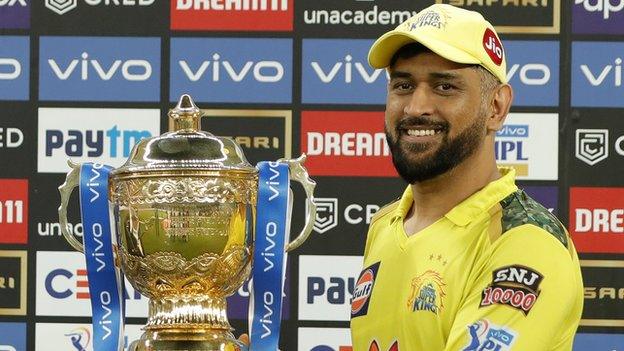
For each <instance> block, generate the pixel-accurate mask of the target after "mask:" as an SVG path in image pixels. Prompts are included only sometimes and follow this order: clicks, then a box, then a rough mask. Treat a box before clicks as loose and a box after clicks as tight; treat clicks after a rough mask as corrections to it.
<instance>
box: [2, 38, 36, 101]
mask: <svg viewBox="0 0 624 351" xmlns="http://www.w3.org/2000/svg"><path fill="white" fill-rule="evenodd" d="M29 83H30V38H28V37H18V36H6V37H5V36H3V37H0V100H28V99H29V98H30V94H29V91H28V90H29Z"/></svg>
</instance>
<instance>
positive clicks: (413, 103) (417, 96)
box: [403, 86, 435, 116]
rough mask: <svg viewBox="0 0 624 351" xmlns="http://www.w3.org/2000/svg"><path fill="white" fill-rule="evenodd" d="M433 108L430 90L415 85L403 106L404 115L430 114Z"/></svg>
mask: <svg viewBox="0 0 624 351" xmlns="http://www.w3.org/2000/svg"><path fill="white" fill-rule="evenodd" d="M434 110H435V105H434V101H433V99H432V95H431V91H430V90H429V89H428V87H424V86H417V87H416V88H415V89H414V92H413V93H412V95H411V96H410V99H409V101H408V102H407V105H405V107H404V108H403V112H404V114H405V116H430V115H432V114H433V111H434Z"/></svg>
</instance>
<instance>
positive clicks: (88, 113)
mask: <svg viewBox="0 0 624 351" xmlns="http://www.w3.org/2000/svg"><path fill="white" fill-rule="evenodd" d="M159 134H160V110H158V109H119V108H40V109H39V129H38V133H37V140H38V142H37V145H38V146H37V150H38V151H37V171H38V172H39V173H66V172H68V171H69V167H68V166H67V159H70V158H71V159H72V160H73V161H74V162H98V163H103V164H107V165H110V166H113V167H119V166H121V165H122V164H123V163H124V162H125V161H126V159H127V158H128V155H129V154H130V151H131V150H132V147H133V146H134V144H136V143H137V142H138V141H139V140H141V139H144V138H148V137H152V136H156V135H159Z"/></svg>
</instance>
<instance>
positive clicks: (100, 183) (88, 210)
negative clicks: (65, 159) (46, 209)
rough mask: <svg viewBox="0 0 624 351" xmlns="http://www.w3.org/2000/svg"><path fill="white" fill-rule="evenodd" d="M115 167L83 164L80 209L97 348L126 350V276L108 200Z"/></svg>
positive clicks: (94, 344)
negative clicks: (117, 259) (117, 262)
mask: <svg viewBox="0 0 624 351" xmlns="http://www.w3.org/2000/svg"><path fill="white" fill-rule="evenodd" d="M111 170H112V167H109V166H104V165H101V164H97V163H95V164H93V163H85V164H83V165H82V166H81V167H80V210H81V212H82V225H83V227H84V236H83V242H84V253H85V258H86V261H87V276H88V277H89V294H90V296H91V310H92V313H93V350H94V351H121V350H123V317H124V311H123V308H124V305H123V303H124V301H123V294H122V290H121V289H122V286H123V285H122V283H123V277H122V276H121V274H120V272H119V270H118V269H116V268H115V262H114V258H113V246H112V240H113V239H112V234H111V225H110V215H109V203H108V175H109V173H110V171H111Z"/></svg>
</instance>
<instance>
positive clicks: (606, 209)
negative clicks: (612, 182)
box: [570, 187, 624, 253]
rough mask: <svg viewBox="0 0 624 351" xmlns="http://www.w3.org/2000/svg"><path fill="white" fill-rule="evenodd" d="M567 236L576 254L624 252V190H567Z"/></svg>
mask: <svg viewBox="0 0 624 351" xmlns="http://www.w3.org/2000/svg"><path fill="white" fill-rule="evenodd" d="M570 233H572V240H573V241H574V245H576V248H577V250H578V251H579V252H605V253H624V188H575V187H573V188H570Z"/></svg>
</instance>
